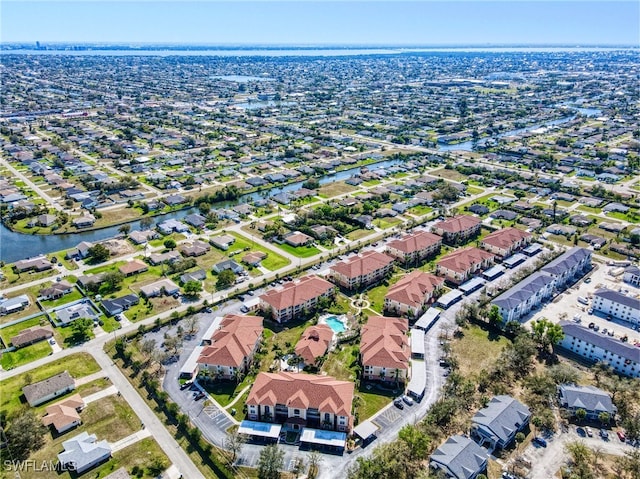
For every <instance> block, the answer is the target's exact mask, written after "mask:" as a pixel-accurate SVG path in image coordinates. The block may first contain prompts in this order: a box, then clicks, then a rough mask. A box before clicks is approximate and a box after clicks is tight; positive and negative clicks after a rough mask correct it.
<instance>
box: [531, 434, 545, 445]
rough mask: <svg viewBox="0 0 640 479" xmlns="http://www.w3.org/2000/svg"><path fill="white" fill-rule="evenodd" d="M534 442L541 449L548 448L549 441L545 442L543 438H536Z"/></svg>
mask: <svg viewBox="0 0 640 479" xmlns="http://www.w3.org/2000/svg"><path fill="white" fill-rule="evenodd" d="M533 442H534V443H536V444H537V445H538V446H541V447H547V441H545V440H544V439H543V438H541V437H540V436H536V437H534V438H533Z"/></svg>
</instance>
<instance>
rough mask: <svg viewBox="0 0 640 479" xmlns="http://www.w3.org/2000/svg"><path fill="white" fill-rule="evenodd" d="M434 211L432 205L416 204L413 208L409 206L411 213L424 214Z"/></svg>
mask: <svg viewBox="0 0 640 479" xmlns="http://www.w3.org/2000/svg"><path fill="white" fill-rule="evenodd" d="M432 211H433V208H431V206H426V205H418V206H414V207H413V208H409V213H411V214H412V215H416V216H424V215H426V214H427V213H431V212H432Z"/></svg>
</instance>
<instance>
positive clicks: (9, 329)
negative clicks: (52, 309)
mask: <svg viewBox="0 0 640 479" xmlns="http://www.w3.org/2000/svg"><path fill="white" fill-rule="evenodd" d="M49 324H50V323H49V321H47V318H46V317H45V316H44V314H43V315H41V316H38V317H36V318H31V319H28V320H26V321H21V322H19V323H17V324H14V325H12V326H6V327H4V328H2V329H0V335H2V341H3V342H4V344H5V345H7V346H8V345H9V342H10V340H11V338H12V337H14V336H15V335H17V334H18V333H19V332H20V331H22V330H23V329H27V328H31V327H33V326H39V325H41V326H47V325H49Z"/></svg>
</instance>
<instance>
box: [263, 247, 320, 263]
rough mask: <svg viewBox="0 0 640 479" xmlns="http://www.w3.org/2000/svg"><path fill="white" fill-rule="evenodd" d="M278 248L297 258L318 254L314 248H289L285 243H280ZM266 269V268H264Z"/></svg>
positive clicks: (318, 251)
mask: <svg viewBox="0 0 640 479" xmlns="http://www.w3.org/2000/svg"><path fill="white" fill-rule="evenodd" d="M278 248H280V249H282V250H283V251H286V252H287V253H289V254H292V255H294V256H297V257H298V258H309V257H311V256H315V255H317V254H320V250H319V249H318V248H316V247H315V246H311V245H308V246H291V245H289V244H286V243H282V244H279V245H278ZM265 267H266V266H265Z"/></svg>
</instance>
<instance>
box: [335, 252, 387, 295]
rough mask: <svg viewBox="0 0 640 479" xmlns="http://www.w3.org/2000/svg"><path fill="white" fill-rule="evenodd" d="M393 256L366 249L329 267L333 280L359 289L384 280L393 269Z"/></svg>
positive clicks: (341, 284) (348, 287) (345, 286)
mask: <svg viewBox="0 0 640 479" xmlns="http://www.w3.org/2000/svg"><path fill="white" fill-rule="evenodd" d="M393 261H394V260H393V258H392V257H390V256H387V255H386V254H383V253H378V252H377V251H373V250H372V251H366V252H365V253H362V254H359V255H357V256H353V257H351V258H349V259H347V260H346V261H340V262H338V263H336V264H334V265H333V266H331V267H329V271H330V275H331V280H332V281H333V282H335V283H336V284H338V285H340V286H342V287H343V288H346V289H357V288H360V287H363V286H368V285H371V284H375V283H377V282H379V281H382V280H383V279H384V278H385V277H386V276H387V275H388V274H390V273H391V272H392V271H393Z"/></svg>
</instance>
